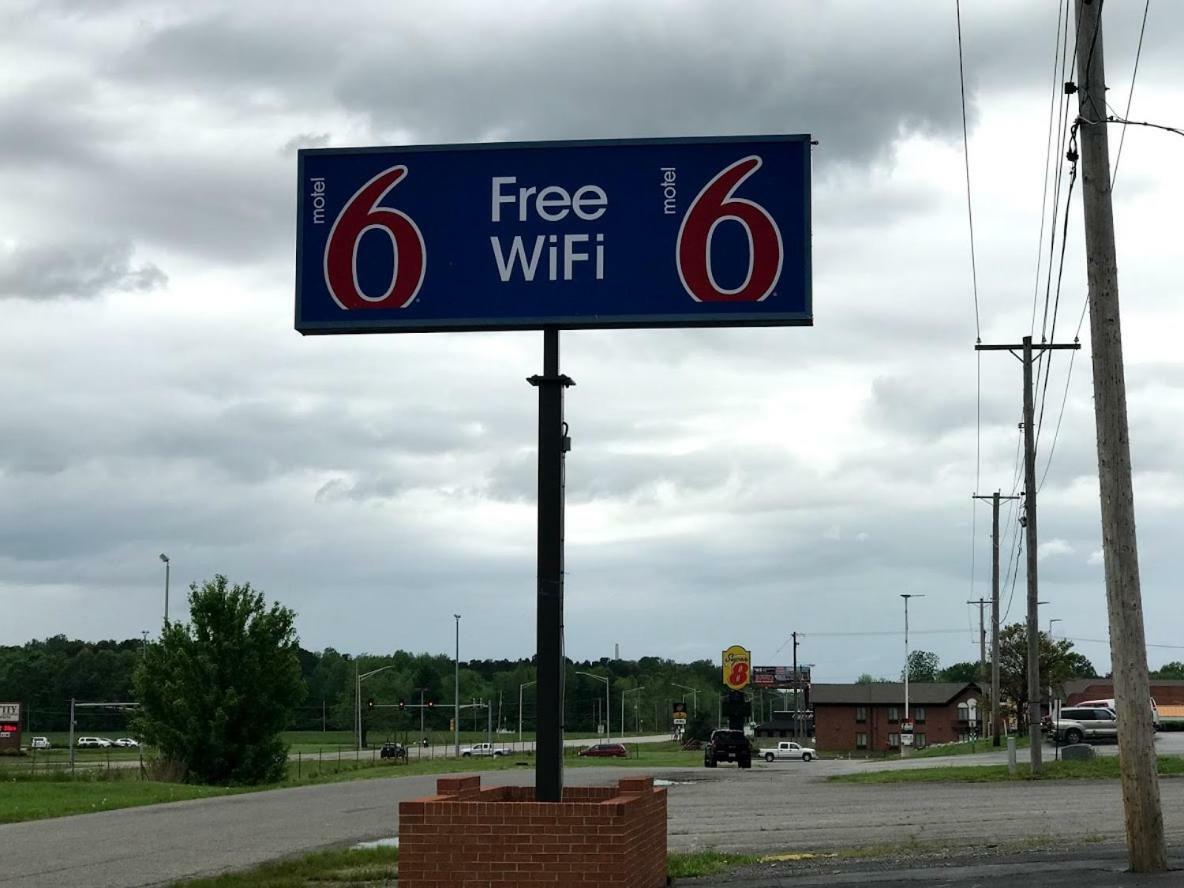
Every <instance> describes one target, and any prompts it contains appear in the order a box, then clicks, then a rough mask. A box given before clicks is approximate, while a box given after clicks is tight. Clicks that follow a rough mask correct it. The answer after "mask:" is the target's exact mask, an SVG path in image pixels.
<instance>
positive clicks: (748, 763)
mask: <svg viewBox="0 0 1184 888" xmlns="http://www.w3.org/2000/svg"><path fill="white" fill-rule="evenodd" d="M718 762H735V763H736V764H737V765H739V766H740V767H741V768H751V767H752V747H751V746H749V745H748V738H747V737H745V736H744V732H743V731H712V732H711V739H710V740H708V741H707V745H706V746H704V747H703V766H704V767H705V768H714V767H715V766H716V764H717V763H718Z"/></svg>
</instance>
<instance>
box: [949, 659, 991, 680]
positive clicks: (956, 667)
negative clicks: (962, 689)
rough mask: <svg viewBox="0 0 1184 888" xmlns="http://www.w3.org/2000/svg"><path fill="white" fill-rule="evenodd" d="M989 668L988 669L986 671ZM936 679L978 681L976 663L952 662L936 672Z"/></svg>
mask: <svg viewBox="0 0 1184 888" xmlns="http://www.w3.org/2000/svg"><path fill="white" fill-rule="evenodd" d="M989 672H990V670H989V669H988V673H989ZM937 680H938V681H956V682H967V681H979V674H978V663H970V662H964V663H954V664H952V665H950V666H947V667H946V668H945V669H943V670H941V672H939V673H938V674H937Z"/></svg>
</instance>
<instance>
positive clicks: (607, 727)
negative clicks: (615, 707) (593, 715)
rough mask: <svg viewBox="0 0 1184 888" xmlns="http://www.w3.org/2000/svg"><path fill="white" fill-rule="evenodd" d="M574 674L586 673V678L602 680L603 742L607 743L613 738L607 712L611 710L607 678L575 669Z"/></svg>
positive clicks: (611, 725)
mask: <svg viewBox="0 0 1184 888" xmlns="http://www.w3.org/2000/svg"><path fill="white" fill-rule="evenodd" d="M576 675H586V676H588V678H594V679H596V680H597V681H602V682H604V742H605V743H607V742H609V741H610V740H612V739H613V719H612V716H611V715H610V714H609V713H610V712H611V710H610V709H609V708H608V707H609V702H610V698H609V694H608V688H609V680H608V679H607V678H605V677H604V676H603V675H594V674H593V673H591V672H579V671H577V672H576Z"/></svg>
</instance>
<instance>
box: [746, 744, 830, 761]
mask: <svg viewBox="0 0 1184 888" xmlns="http://www.w3.org/2000/svg"><path fill="white" fill-rule="evenodd" d="M760 756H761V758H763V759H764V760H765V761H767V762H773V761H778V760H782V761H784V760H790V759H801V760H802V761H803V762H808V761H812V760H813V759H816V758H818V753H817V752H815V751H814V749H813V747H810V746H801V745H799V744H797V743H794V742H793V741H791V740H782V741H781V742H780V743H778V744H777V745H776V746H774V747H772V748H771V749H762V750H761V751H760Z"/></svg>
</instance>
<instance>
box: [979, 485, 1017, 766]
mask: <svg viewBox="0 0 1184 888" xmlns="http://www.w3.org/2000/svg"><path fill="white" fill-rule="evenodd" d="M974 499H981V500H985V499H989V500H990V501H991V743H992V744H993V745H995V746H1000V745H1001V741H1000V734H1001V733H1002V732H1001V731H1000V730H999V728H1000V725H999V502H1000V501H1001V500H1016V499H1019V497H1018V496H1000V495H999V491H998V490H996V491H995V492H994V493H993V494H991V495H990V496H977V495H976V496H975V497H974Z"/></svg>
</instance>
